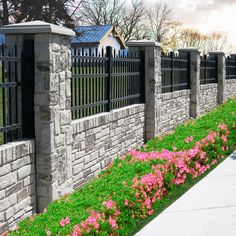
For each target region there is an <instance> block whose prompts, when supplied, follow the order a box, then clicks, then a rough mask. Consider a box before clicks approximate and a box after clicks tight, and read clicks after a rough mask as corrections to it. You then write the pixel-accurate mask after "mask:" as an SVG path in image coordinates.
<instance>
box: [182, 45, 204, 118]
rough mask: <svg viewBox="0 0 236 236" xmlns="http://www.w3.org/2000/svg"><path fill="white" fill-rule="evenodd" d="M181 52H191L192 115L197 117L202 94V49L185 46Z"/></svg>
mask: <svg viewBox="0 0 236 236" xmlns="http://www.w3.org/2000/svg"><path fill="white" fill-rule="evenodd" d="M178 51H179V53H180V54H182V53H184V54H189V57H190V73H189V74H190V117H193V118H196V117H197V116H198V114H199V108H198V103H199V95H200V51H199V50H198V49H197V48H183V49H179V50H178Z"/></svg>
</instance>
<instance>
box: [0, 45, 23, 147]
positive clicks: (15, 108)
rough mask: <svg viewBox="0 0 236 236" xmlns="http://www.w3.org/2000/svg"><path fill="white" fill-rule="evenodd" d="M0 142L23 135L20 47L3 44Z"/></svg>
mask: <svg viewBox="0 0 236 236" xmlns="http://www.w3.org/2000/svg"><path fill="white" fill-rule="evenodd" d="M0 63H1V64H0V69H1V75H0V144H3V143H7V142H11V141H14V140H18V139H19V138H20V137H21V136H22V122H21V115H20V114H21V111H20V110H21V99H20V96H21V75H19V74H18V71H19V70H18V67H19V65H20V57H19V55H18V49H17V47H16V46H15V47H14V48H6V47H5V46H1V52H0Z"/></svg>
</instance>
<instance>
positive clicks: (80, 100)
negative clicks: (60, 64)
mask: <svg viewBox="0 0 236 236" xmlns="http://www.w3.org/2000/svg"><path fill="white" fill-rule="evenodd" d="M141 68H142V66H141V65H140V55H139V54H138V53H128V52H127V51H121V52H115V51H113V50H112V48H111V47H107V48H106V50H103V49H102V50H101V51H98V49H91V48H90V49H88V48H77V47H74V48H73V51H72V80H71V92H72V105H71V110H72V118H73V119H78V118H82V117H86V116H90V115H94V114H98V113H101V112H107V111H110V110H112V109H117V108H121V107H125V106H128V105H132V104H136V103H140V102H141V97H142V93H141V84H142V80H141V76H140V73H141ZM143 79H144V78H143ZM142 89H144V88H143V87H142Z"/></svg>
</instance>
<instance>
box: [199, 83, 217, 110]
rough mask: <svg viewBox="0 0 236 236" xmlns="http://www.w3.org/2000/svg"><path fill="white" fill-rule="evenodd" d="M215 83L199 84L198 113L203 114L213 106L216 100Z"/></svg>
mask: <svg viewBox="0 0 236 236" xmlns="http://www.w3.org/2000/svg"><path fill="white" fill-rule="evenodd" d="M217 86H218V85H217V84H204V85H201V86H200V93H199V107H198V109H199V113H200V114H203V113H205V112H207V111H209V110H211V109H212V108H214V107H215V106H216V105H217V104H218V102H217V93H218V89H217Z"/></svg>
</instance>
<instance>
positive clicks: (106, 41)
mask: <svg viewBox="0 0 236 236" xmlns="http://www.w3.org/2000/svg"><path fill="white" fill-rule="evenodd" d="M75 31H76V36H75V37H72V41H71V43H72V46H76V47H79V48H80V47H83V48H84V51H85V53H86V52H88V51H89V49H90V50H92V52H94V51H96V49H98V52H101V50H102V48H104V49H105V48H106V47H107V46H111V47H112V48H113V49H115V51H116V52H118V51H119V50H121V49H125V48H126V46H125V43H124V41H123V39H122V38H121V36H120V35H119V33H118V32H117V31H116V28H115V27H114V26H112V25H102V26H97V25H96V26H79V27H77V28H76V29H75Z"/></svg>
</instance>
